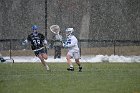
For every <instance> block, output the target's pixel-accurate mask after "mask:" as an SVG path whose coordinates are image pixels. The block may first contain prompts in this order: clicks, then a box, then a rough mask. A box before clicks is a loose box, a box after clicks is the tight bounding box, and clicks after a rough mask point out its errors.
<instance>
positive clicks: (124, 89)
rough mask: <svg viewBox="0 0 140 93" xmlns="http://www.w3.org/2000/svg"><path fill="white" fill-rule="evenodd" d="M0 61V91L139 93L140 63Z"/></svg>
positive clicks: (0, 92)
mask: <svg viewBox="0 0 140 93" xmlns="http://www.w3.org/2000/svg"><path fill="white" fill-rule="evenodd" d="M82 65H83V72H78V67H77V66H76V64H74V66H75V71H74V72H68V71H67V70H66V68H67V64H66V63H49V66H50V68H51V71H46V70H45V69H44V68H43V66H42V64H40V63H14V64H4V63H0V93H140V63H83V64H82Z"/></svg>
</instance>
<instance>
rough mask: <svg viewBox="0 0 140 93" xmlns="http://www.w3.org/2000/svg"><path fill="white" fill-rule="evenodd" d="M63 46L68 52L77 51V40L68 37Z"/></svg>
mask: <svg viewBox="0 0 140 93" xmlns="http://www.w3.org/2000/svg"><path fill="white" fill-rule="evenodd" d="M65 44H66V46H67V48H68V50H69V51H79V47H78V40H77V38H76V37H75V36H74V35H70V36H68V37H67V40H66V42H65Z"/></svg>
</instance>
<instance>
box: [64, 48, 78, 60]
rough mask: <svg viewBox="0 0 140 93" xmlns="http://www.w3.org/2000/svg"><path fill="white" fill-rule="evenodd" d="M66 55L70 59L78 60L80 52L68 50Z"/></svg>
mask: <svg viewBox="0 0 140 93" xmlns="http://www.w3.org/2000/svg"><path fill="white" fill-rule="evenodd" d="M67 55H70V56H71V58H74V59H80V52H79V51H75V50H69V51H68V53H67Z"/></svg>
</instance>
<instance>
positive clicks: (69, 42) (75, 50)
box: [63, 28, 82, 72]
mask: <svg viewBox="0 0 140 93" xmlns="http://www.w3.org/2000/svg"><path fill="white" fill-rule="evenodd" d="M73 31H74V29H73V28H67V29H66V30H65V32H66V37H67V39H66V42H64V44H63V46H64V48H67V49H68V52H67V55H66V59H67V63H68V65H69V68H67V70H68V71H74V67H73V65H72V62H71V58H74V59H75V62H76V64H77V65H78V66H79V72H81V71H82V67H81V64H80V61H79V59H80V52H79V47H78V40H77V38H76V37H75V36H74V35H72V32H73Z"/></svg>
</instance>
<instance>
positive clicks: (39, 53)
mask: <svg viewBox="0 0 140 93" xmlns="http://www.w3.org/2000/svg"><path fill="white" fill-rule="evenodd" d="M44 52H45V51H44V50H38V51H34V53H35V55H36V56H37V57H38V58H39V59H40V60H41V63H42V64H43V66H45V68H46V69H47V70H49V67H48V65H47V64H46V62H45V60H44V59H47V58H48V56H47V55H46V56H43V53H44Z"/></svg>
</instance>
